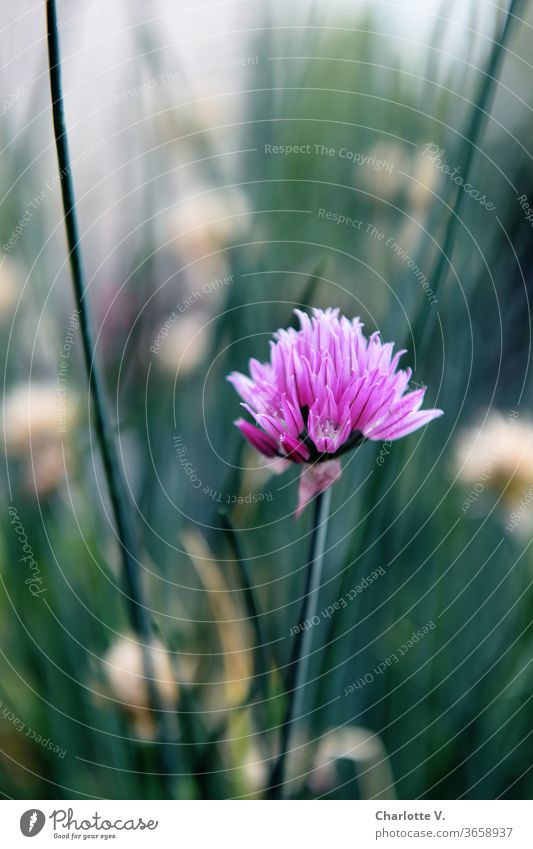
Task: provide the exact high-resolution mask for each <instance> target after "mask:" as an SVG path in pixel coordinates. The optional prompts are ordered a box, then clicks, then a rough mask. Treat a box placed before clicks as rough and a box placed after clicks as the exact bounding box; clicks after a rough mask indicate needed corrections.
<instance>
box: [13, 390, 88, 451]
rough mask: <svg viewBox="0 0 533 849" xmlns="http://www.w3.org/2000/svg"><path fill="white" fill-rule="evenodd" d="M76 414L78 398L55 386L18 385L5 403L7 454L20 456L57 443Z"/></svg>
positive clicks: (66, 431) (71, 423)
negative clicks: (41, 445)
mask: <svg viewBox="0 0 533 849" xmlns="http://www.w3.org/2000/svg"><path fill="white" fill-rule="evenodd" d="M78 413H79V405H78V400H77V398H76V397H75V396H74V395H73V394H72V393H67V392H65V391H61V392H59V391H58V388H57V386H56V385H55V384H54V383H51V382H50V383H37V382H35V383H20V384H17V385H16V386H14V387H13V388H12V389H11V390H9V391H8V392H7V393H6V396H5V399H4V408H3V419H4V445H5V451H6V453H7V454H12V455H15V456H16V455H23V454H25V453H26V452H27V451H29V450H30V449H34V448H35V447H38V446H39V444H47V445H49V444H50V443H51V442H56V443H59V442H61V441H62V439H64V437H65V434H66V433H68V431H69V429H70V427H71V426H72V425H73V424H74V423H75V422H76V420H77V418H78Z"/></svg>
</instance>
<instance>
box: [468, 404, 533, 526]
mask: <svg viewBox="0 0 533 849" xmlns="http://www.w3.org/2000/svg"><path fill="white" fill-rule="evenodd" d="M454 471H455V473H456V475H457V478H458V480H459V481H461V482H462V483H463V484H464V485H465V486H466V487H470V489H471V492H470V495H469V497H468V498H467V500H466V501H465V502H464V505H463V508H464V511H463V512H467V510H469V509H470V506H471V505H473V504H475V503H477V501H478V500H479V498H480V497H481V495H482V494H483V493H484V492H485V491H490V492H493V493H494V494H495V495H496V496H498V497H500V496H501V498H502V502H503V507H504V510H505V512H506V513H507V514H511V516H514V517H515V518H514V524H515V525H516V528H518V527H521V529H522V530H523V531H524V532H525V531H526V530H527V531H528V532H529V530H530V529H531V525H532V521H533V423H532V422H531V421H530V420H529V419H525V418H524V419H519V418H518V413H517V412H516V411H511V412H510V413H508V414H506V415H504V414H503V413H501V412H491V413H489V414H488V416H487V417H486V418H485V420H484V421H479V422H478V423H477V424H475V425H473V426H471V427H468V428H465V429H464V430H463V431H462V432H461V434H460V435H459V437H458V438H457V442H456V446H455V453H454ZM469 505H470V506H469ZM517 516H518V518H517Z"/></svg>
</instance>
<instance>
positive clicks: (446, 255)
mask: <svg viewBox="0 0 533 849" xmlns="http://www.w3.org/2000/svg"><path fill="white" fill-rule="evenodd" d="M522 3H523V0H511V3H510V5H509V10H508V12H507V15H506V18H505V22H504V25H503V29H502V33H501V36H500V38H499V39H496V40H495V41H494V43H493V45H492V50H491V53H490V57H489V61H488V65H487V69H486V71H485V74H484V78H483V80H482V82H481V87H480V92H479V96H478V99H477V102H476V106H475V108H474V109H473V110H472V112H471V114H470V118H469V121H468V125H467V128H466V130H465V134H464V135H465V139H466V145H467V146H466V157H465V161H464V163H463V167H462V170H461V175H462V178H463V184H462V185H466V184H467V183H468V182H469V180H470V172H471V169H472V163H473V161H474V155H475V153H476V150H477V149H478V143H479V141H480V139H481V135H482V132H483V130H484V128H485V125H486V123H487V119H488V117H489V114H490V109H491V106H492V101H493V99H494V95H495V92H496V84H497V82H498V78H499V75H500V71H501V66H502V63H503V59H504V56H505V46H506V44H507V42H508V41H509V37H510V34H511V31H512V27H513V24H514V23H515V21H516V20H517V19H518V18H519V12H520V6H521V5H522ZM465 195H466V192H465V191H464V190H463V188H462V187H461V186H458V187H457V190H456V194H455V202H454V205H453V211H452V214H451V215H450V217H449V219H448V224H447V226H446V232H445V235H444V244H443V246H442V250H440V251H439V254H438V257H437V260H436V265H435V269H434V270H433V272H432V274H431V277H430V279H431V280H432V289H433V292H434V293H435V294H436V293H437V292H438V291H439V290H440V288H441V286H442V283H443V281H444V278H445V276H446V272H447V268H448V264H449V263H451V259H452V253H453V249H454V245H455V239H456V235H457V228H458V225H459V221H460V213H461V210H462V206H463V203H464V202H465ZM435 312H436V311H435V310H431V312H430V315H429V316H428V315H427V311H426V309H425V305H421V307H420V309H419V311H418V315H417V316H416V319H415V321H414V322H413V330H412V336H413V339H414V341H415V346H416V342H417V339H419V338H420V342H419V346H418V348H419V350H422V349H423V347H424V344H425V342H426V341H427V340H429V339H431V337H432V332H433V326H434V323H435V320H436V315H435Z"/></svg>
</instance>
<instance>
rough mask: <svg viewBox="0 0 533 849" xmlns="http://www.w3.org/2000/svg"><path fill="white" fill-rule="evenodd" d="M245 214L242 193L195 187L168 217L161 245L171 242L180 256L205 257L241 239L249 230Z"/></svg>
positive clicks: (244, 202) (246, 208)
mask: <svg viewBox="0 0 533 849" xmlns="http://www.w3.org/2000/svg"><path fill="white" fill-rule="evenodd" d="M248 211H249V210H248V204H247V201H246V198H245V197H244V195H243V194H242V193H241V192H238V191H235V190H233V191H231V192H230V191H228V190H224V189H219V190H215V189H212V190H211V191H208V190H207V189H205V188H202V187H200V186H196V187H195V191H194V196H189V197H186V198H185V199H184V200H183V201H181V203H179V204H178V205H177V206H176V208H175V209H174V210H173V211H170V212H169V213H167V217H166V219H165V222H164V225H163V234H162V235H163V238H164V241H168V240H172V245H173V247H174V249H175V250H176V251H177V253H178V254H179V255H180V256H182V257H185V258H188V259H192V258H193V257H194V258H201V257H206V256H208V255H209V254H212V253H216V252H218V251H223V250H224V249H225V248H226V247H227V246H228V245H229V244H230V243H231V242H232V241H239V240H240V239H241V238H242V236H243V235H244V233H245V232H246V230H247V226H248Z"/></svg>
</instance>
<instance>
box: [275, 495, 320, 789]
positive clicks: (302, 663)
mask: <svg viewBox="0 0 533 849" xmlns="http://www.w3.org/2000/svg"><path fill="white" fill-rule="evenodd" d="M330 501H331V487H330V488H329V489H327V490H326V491H325V492H321V493H319V494H318V495H317V496H316V497H315V499H314V501H313V508H314V509H313V525H312V530H311V543H310V548H309V558H308V561H307V568H306V575H305V590H304V594H303V598H302V607H301V610H300V619H299V624H300V625H302V623H305V622H306V620H310V619H312V618H313V616H315V614H316V611H317V608H318V596H319V592H320V585H321V582H322V563H323V560H324V549H325V544H326V534H327V530H328V518H329V505H330ZM312 633H313V632H312V629H311V628H305V629H304V628H302V629H301V630H300V631H298V632H297V633H296V634H295V635H294V637H293V640H294V643H293V647H292V655H291V660H290V664H289V673H288V680H287V710H286V713H285V719H284V721H283V725H282V727H281V741H280V751H279V755H278V758H277V760H276V762H275V763H274V767H273V769H272V772H271V775H270V781H269V786H268V796H269V798H270V799H281V798H282V797H283V791H284V786H283V785H284V782H285V766H286V761H287V754H288V752H289V750H290V744H291V737H292V733H293V730H294V727H295V725H296V723H297V721H298V719H299V718H300V715H301V713H302V707H303V702H304V694H305V685H306V683H307V670H308V667H309V656H310V653H311V641H312Z"/></svg>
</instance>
